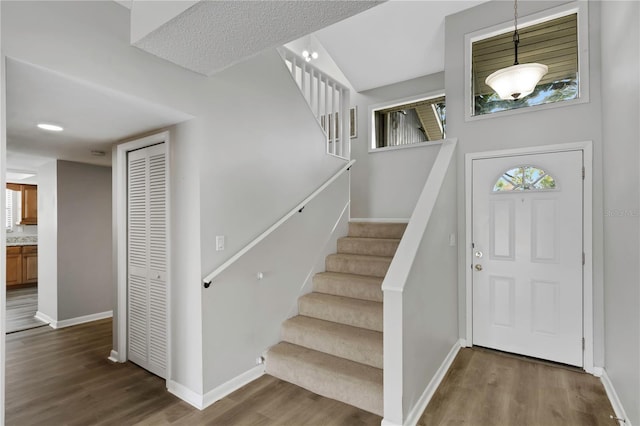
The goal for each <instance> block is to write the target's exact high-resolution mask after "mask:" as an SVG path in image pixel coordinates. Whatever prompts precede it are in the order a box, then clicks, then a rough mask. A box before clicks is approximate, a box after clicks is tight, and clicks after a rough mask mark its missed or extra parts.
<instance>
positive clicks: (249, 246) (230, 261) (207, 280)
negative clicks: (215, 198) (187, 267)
mask: <svg viewBox="0 0 640 426" xmlns="http://www.w3.org/2000/svg"><path fill="white" fill-rule="evenodd" d="M355 162H356V160H351V161H349V162H348V163H346V164H345V165H344V166H342V168H340V170H338V171H337V172H336V173H335V174H334V175H333V176H332V177H330V178H329V179H328V180H327V181H326V182H325V183H323V184H322V185H321V186H320V187H319V188H318V189H316V190H315V191H313V192H312V193H311V195H309V196H308V197H306V198H305V199H304V200H302V201H301V202H300V203H298V204H297V205H296V206H295V207H294V208H292V209H291V210H290V211H289V212H288V213H287V214H285V215H284V216H282V217H281V218H280V220H278V221H277V222H276V223H274V224H273V225H271V226H270V227H269V228H268V229H267V230H266V231H264V232H263V233H262V234H260V235H258V236H257V237H256V238H255V239H253V240H252V241H251V242H250V243H249V244H247V245H246V246H244V247H243V248H242V249H241V250H239V251H238V252H237V253H236V254H234V255H233V256H232V257H230V258H229V259H228V260H227V261H226V262H224V263H223V264H222V265H220V266H218V267H217V268H216V269H215V270H214V271H213V272H211V273H210V274H209V275H207V276H206V277H204V278H203V279H202V282H203V284H204V288H209V286H210V285H211V283H212V282H213V279H214V278H215V277H217V276H218V275H220V274H221V273H222V272H223V271H224V270H225V269H227V268H228V267H229V266H231V265H232V264H234V263H235V262H236V261H237V260H238V259H240V258H241V257H242V256H244V255H245V254H246V253H247V252H248V251H249V250H251V249H252V248H253V247H255V246H256V245H257V244H258V243H260V242H261V241H262V240H264V239H265V238H267V237H268V236H269V235H270V234H271V233H272V232H273V231H275V230H276V229H278V228H279V227H280V226H282V224H284V223H285V222H286V221H287V220H288V219H289V218H291V217H292V216H293V215H295V214H296V213H302V210H304V208H305V206H306V205H307V204H309V202H310V201H311V200H313V199H314V198H316V197H317V196H318V194H320V193H321V192H322V191H324V190H325V189H326V188H327V187H328V186H329V185H331V184H332V183H333V182H334V181H335V180H336V179H338V178H339V177H340V176H341V175H342V174H343V173H344V172H346V171H347V170H350V169H351V166H353V164H354V163H355Z"/></svg>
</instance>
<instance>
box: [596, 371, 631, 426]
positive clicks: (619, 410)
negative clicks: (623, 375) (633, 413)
mask: <svg viewBox="0 0 640 426" xmlns="http://www.w3.org/2000/svg"><path fill="white" fill-rule="evenodd" d="M601 370H602V376H601V377H600V381H602V385H603V386H604V390H605V392H607V396H608V397H609V401H610V402H611V407H613V412H614V413H615V414H616V417H618V418H621V419H624V420H625V423H624V424H625V425H626V426H633V425H632V424H631V422H630V421H629V418H628V417H627V413H626V412H625V411H624V407H623V406H622V401H620V398H619V397H618V393H617V392H616V390H615V388H614V387H613V383H612V382H611V379H610V378H609V375H608V374H607V370H605V369H604V368H602V369H601Z"/></svg>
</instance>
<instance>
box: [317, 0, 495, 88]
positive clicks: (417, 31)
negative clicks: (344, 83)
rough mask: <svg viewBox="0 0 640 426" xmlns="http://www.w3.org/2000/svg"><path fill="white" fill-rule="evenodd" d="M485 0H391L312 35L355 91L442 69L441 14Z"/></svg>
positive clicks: (442, 18) (442, 28)
mask: <svg viewBox="0 0 640 426" xmlns="http://www.w3.org/2000/svg"><path fill="white" fill-rule="evenodd" d="M485 1H487V0H474V1H463V0H461V1H451V0H449V1H434V0H421V1H398V0H395V1H394V0H392V1H388V2H386V3H384V4H381V5H380V6H377V7H374V8H372V9H369V10H367V11H364V12H363V13H360V14H358V15H355V16H352V17H351V18H348V19H345V20H343V21H341V22H338V23H336V24H333V25H331V26H329V27H327V28H324V29H322V30H319V31H317V32H316V33H315V34H314V35H315V37H316V38H317V39H318V40H319V41H320V43H321V44H322V45H323V46H324V48H325V49H326V50H327V51H328V52H329V54H330V55H331V57H332V58H333V60H334V61H335V63H336V64H337V65H338V67H339V68H340V70H342V72H343V73H344V75H345V76H346V78H347V79H348V80H349V82H350V83H351V85H352V86H353V87H354V89H356V91H358V92H360V91H363V90H368V89H373V88H376V87H381V86H385V85H388V84H393V83H397V82H400V81H405V80H409V79H412V78H416V77H420V76H423V75H428V74H434V73H437V72H440V71H444V21H445V17H446V16H447V15H451V14H454V13H457V12H459V11H461V10H464V9H468V8H470V7H473V6H476V5H478V4H480V3H483V2H485ZM356 35H357V36H356Z"/></svg>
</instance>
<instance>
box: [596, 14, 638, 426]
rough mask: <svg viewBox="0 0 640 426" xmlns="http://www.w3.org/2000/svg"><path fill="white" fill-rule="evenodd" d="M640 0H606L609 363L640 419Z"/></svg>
mask: <svg viewBox="0 0 640 426" xmlns="http://www.w3.org/2000/svg"><path fill="white" fill-rule="evenodd" d="M638 22H640V3H638V2H637V1H620V2H603V3H602V104H603V109H602V120H603V121H602V135H603V137H602V139H603V145H604V147H605V149H604V153H603V157H604V171H605V173H604V255H605V256H604V296H605V299H604V300H605V325H606V328H605V364H604V365H605V369H606V371H607V374H608V376H609V378H610V379H611V382H612V383H613V385H614V387H615V389H616V392H617V393H618V396H619V397H620V400H621V402H622V405H623V406H624V408H625V410H626V413H627V416H628V417H629V420H630V421H631V423H632V424H634V425H638V424H640V309H639V308H638V307H639V306H640V263H639V262H638V258H639V257H640V223H639V222H640V193H639V191H638V187H637V184H638V182H639V180H640V173H639V172H638V169H639V167H638V166H639V160H640V158H639V155H640V150H639V149H638V142H639V141H640V128H639V127H638V117H640V89H639V86H640V65H639V56H640V33H639V31H638Z"/></svg>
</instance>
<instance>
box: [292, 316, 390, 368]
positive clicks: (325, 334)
mask: <svg viewBox="0 0 640 426" xmlns="http://www.w3.org/2000/svg"><path fill="white" fill-rule="evenodd" d="M281 337H282V340H283V341H285V342H289V343H292V344H295V345H298V346H303V347H305V348H309V349H313V350H316V351H320V352H323V353H326V354H329V355H334V356H339V357H341V358H345V359H348V360H351V361H355V362H359V363H361V364H365V365H370V366H371V367H376V368H382V333H380V332H379V331H373V330H367V329H364V328H360V327H353V326H350V325H344V324H339V323H336V322H331V321H325V320H320V319H317V318H311V317H306V316H303V315H298V316H295V317H293V318H289V319H288V320H286V321H285V322H284V324H283V325H282V334H281Z"/></svg>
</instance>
